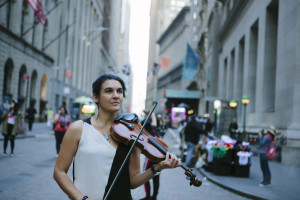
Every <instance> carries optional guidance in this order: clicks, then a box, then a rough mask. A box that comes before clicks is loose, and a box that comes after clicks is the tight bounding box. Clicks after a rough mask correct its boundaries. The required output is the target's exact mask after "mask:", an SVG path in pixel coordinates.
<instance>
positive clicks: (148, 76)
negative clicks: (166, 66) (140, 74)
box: [147, 71, 153, 84]
mask: <svg viewBox="0 0 300 200" xmlns="http://www.w3.org/2000/svg"><path fill="white" fill-rule="evenodd" d="M152 78H153V72H152V71H151V72H147V83H149V84H150V83H151V82H152Z"/></svg>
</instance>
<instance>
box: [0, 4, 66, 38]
mask: <svg viewBox="0 0 300 200" xmlns="http://www.w3.org/2000/svg"><path fill="white" fill-rule="evenodd" d="M62 2H63V1H60V2H58V3H57V4H55V5H54V7H53V8H51V9H50V10H49V11H48V12H47V14H45V18H46V16H47V15H49V14H50V13H51V12H52V11H53V10H54V9H55V8H56V7H57V6H59V4H61V3H62ZM1 6H2V5H1ZM0 8H1V7H0ZM38 23H39V22H38V21H36V20H34V22H33V25H32V26H31V27H30V28H28V29H27V30H26V31H24V33H22V34H21V38H23V37H24V36H25V35H26V34H27V33H28V32H29V31H31V29H33V28H34V27H35V26H36V25H37V24H38Z"/></svg>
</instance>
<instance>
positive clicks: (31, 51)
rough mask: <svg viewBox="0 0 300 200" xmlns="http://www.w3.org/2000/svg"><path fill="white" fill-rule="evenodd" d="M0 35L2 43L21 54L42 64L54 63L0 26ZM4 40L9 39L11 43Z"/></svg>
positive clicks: (48, 57)
mask: <svg viewBox="0 0 300 200" xmlns="http://www.w3.org/2000/svg"><path fill="white" fill-rule="evenodd" d="M2 34H3V35H2ZM0 35H1V37H0V40H1V41H3V42H4V43H7V44H8V45H9V46H13V47H14V48H16V49H18V50H20V51H21V52H24V53H26V54H28V55H30V56H31V57H33V58H35V59H37V60H40V61H41V62H43V63H48V64H49V65H52V64H53V63H54V59H53V58H51V57H50V56H48V55H47V54H45V52H43V51H41V50H39V49H37V48H36V47H34V46H32V45H31V44H29V43H28V42H26V41H25V40H23V39H21V38H20V37H19V36H18V35H16V34H14V33H13V32H11V31H9V30H7V29H6V28H5V27H3V26H2V25H0ZM5 38H11V39H12V40H11V41H13V42H11V41H9V40H6V39H5ZM37 55H39V56H37Z"/></svg>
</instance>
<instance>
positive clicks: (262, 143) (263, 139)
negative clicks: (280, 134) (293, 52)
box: [258, 126, 276, 187]
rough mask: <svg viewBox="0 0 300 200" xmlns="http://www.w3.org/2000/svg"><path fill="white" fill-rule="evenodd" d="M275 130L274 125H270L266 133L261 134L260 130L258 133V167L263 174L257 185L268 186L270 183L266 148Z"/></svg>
mask: <svg viewBox="0 0 300 200" xmlns="http://www.w3.org/2000/svg"><path fill="white" fill-rule="evenodd" d="M275 135H276V130H275V127H274V126H270V127H269V128H268V129H267V134H266V135H264V136H263V135H262V132H259V134H258V140H259V146H258V153H259V159H260V167H261V170H262V174H263V181H262V182H261V183H260V184H259V186H261V187H264V186H270V185H271V171H270V168H269V160H268V158H267V149H269V148H270V146H271V144H272V142H273V141H274V139H275Z"/></svg>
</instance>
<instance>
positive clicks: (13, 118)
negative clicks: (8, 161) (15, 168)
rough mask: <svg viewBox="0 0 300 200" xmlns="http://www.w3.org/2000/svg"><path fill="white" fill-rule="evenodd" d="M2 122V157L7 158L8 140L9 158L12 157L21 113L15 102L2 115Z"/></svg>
mask: <svg viewBox="0 0 300 200" xmlns="http://www.w3.org/2000/svg"><path fill="white" fill-rule="evenodd" d="M2 121H3V124H2V130H1V132H2V135H3V136H4V142H3V156H4V157H6V156H7V153H6V149H7V145H8V140H10V156H14V147H15V136H16V135H17V134H18V131H19V127H20V121H21V113H19V112H18V102H17V101H16V100H13V101H12V103H11V105H10V108H9V110H8V111H6V112H5V113H4V114H3V116H2Z"/></svg>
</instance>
